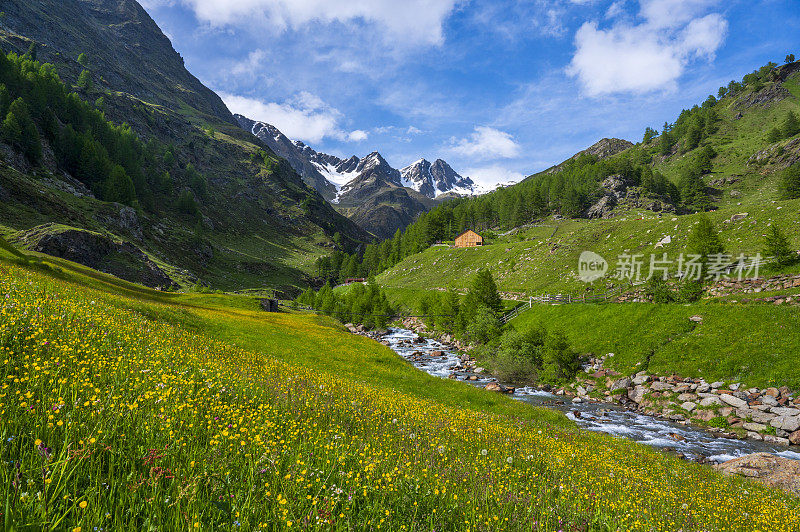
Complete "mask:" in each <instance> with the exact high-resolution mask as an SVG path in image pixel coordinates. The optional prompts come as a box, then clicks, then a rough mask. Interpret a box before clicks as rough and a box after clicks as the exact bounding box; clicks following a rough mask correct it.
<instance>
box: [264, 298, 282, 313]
mask: <svg viewBox="0 0 800 532" xmlns="http://www.w3.org/2000/svg"><path fill="white" fill-rule="evenodd" d="M261 310H263V311H264V312H280V308H279V306H278V300H277V299H262V300H261Z"/></svg>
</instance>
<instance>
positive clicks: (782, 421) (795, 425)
mask: <svg viewBox="0 0 800 532" xmlns="http://www.w3.org/2000/svg"><path fill="white" fill-rule="evenodd" d="M769 424H770V425H772V426H773V427H775V428H776V429H781V430H785V431H786V432H794V431H796V430H800V417H797V416H780V417H776V418H775V419H773V420H772V421H770V422H769Z"/></svg>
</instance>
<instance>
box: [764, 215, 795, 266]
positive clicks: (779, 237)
mask: <svg viewBox="0 0 800 532" xmlns="http://www.w3.org/2000/svg"><path fill="white" fill-rule="evenodd" d="M762 253H763V254H764V256H766V257H774V258H775V264H776V265H778V266H788V265H789V264H792V263H793V262H795V261H796V260H797V253H795V252H794V251H792V247H791V245H790V244H789V239H788V238H787V237H786V235H785V234H783V231H781V230H780V228H779V227H778V226H777V225H776V224H772V225H770V226H769V230H767V235H766V237H764V251H763V252H762Z"/></svg>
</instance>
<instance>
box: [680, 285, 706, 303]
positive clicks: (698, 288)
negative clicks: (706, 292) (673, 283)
mask: <svg viewBox="0 0 800 532" xmlns="http://www.w3.org/2000/svg"><path fill="white" fill-rule="evenodd" d="M701 297H703V284H702V283H701V282H699V281H683V282H681V283H680V284H678V291H677V293H676V295H675V300H676V301H677V302H678V303H694V302H695V301H699V300H700V298H701Z"/></svg>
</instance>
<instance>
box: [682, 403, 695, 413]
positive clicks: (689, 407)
mask: <svg viewBox="0 0 800 532" xmlns="http://www.w3.org/2000/svg"><path fill="white" fill-rule="evenodd" d="M681 408H683V409H684V410H686V411H687V412H691V411H693V410H694V409H695V408H697V403H693V402H691V401H686V402H685V403H683V404H682V405H681Z"/></svg>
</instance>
